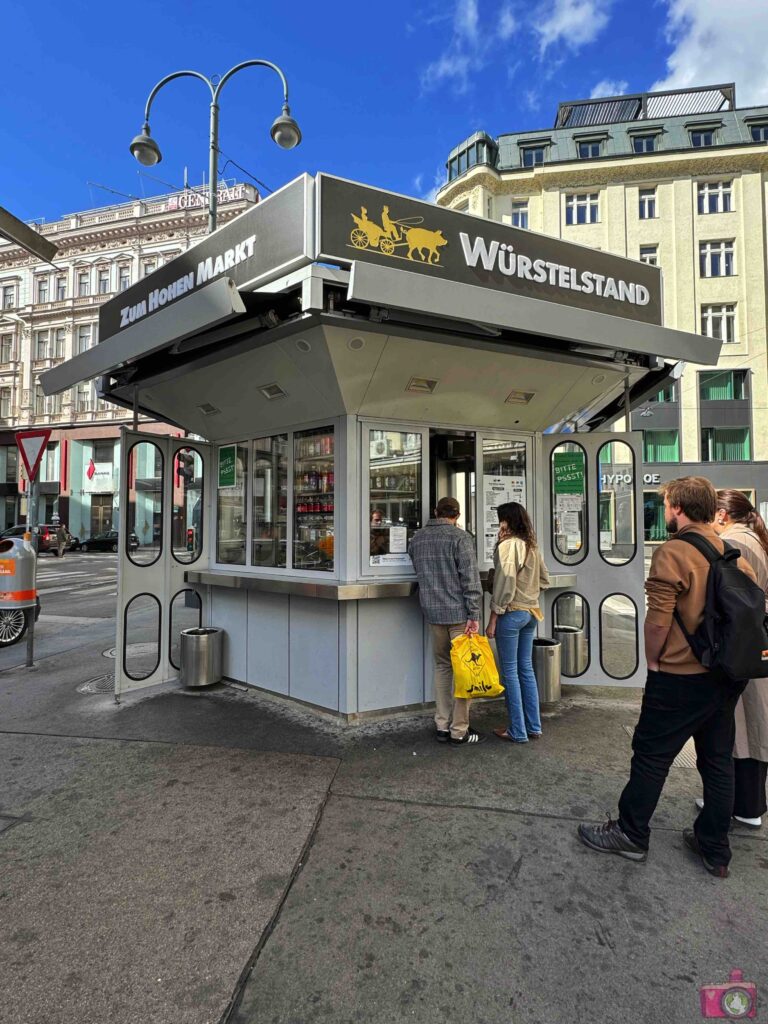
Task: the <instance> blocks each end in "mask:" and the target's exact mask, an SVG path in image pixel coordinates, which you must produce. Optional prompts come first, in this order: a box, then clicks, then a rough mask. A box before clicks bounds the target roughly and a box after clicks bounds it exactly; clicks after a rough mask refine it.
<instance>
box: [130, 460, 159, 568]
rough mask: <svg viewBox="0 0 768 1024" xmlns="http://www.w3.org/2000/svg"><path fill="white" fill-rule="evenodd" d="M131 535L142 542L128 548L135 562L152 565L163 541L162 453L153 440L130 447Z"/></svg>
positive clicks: (135, 563)
mask: <svg viewBox="0 0 768 1024" xmlns="http://www.w3.org/2000/svg"><path fill="white" fill-rule="evenodd" d="M128 473H129V477H128V537H129V538H130V536H131V534H135V535H136V538H137V540H138V542H139V546H138V548H136V550H135V551H131V549H130V547H129V549H128V557H129V558H130V560H131V561H132V562H133V563H134V565H152V563H153V562H156V561H157V559H158V558H159V557H160V552H161V550H162V543H163V454H162V452H161V451H160V449H159V448H158V446H157V445H156V444H153V443H152V442H151V441H140V442H139V443H138V444H135V445H134V446H133V447H132V448H131V452H130V456H129V461H128Z"/></svg>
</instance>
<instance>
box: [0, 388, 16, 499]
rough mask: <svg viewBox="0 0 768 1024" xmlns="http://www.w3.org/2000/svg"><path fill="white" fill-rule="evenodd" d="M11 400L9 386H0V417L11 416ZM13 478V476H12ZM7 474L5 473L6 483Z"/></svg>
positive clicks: (8, 417)
mask: <svg viewBox="0 0 768 1024" xmlns="http://www.w3.org/2000/svg"><path fill="white" fill-rule="evenodd" d="M12 401H13V394H12V391H11V388H0V419H4V420H8V419H10V418H11V403H12ZM14 479H15V477H14ZM7 482H8V480H7V474H6V483H7Z"/></svg>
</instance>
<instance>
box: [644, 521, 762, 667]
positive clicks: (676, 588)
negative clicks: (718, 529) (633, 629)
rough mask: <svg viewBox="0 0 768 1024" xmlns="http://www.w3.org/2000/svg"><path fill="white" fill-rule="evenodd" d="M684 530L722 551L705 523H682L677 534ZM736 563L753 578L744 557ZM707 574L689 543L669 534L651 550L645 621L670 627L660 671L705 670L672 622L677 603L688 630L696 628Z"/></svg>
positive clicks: (701, 558)
mask: <svg viewBox="0 0 768 1024" xmlns="http://www.w3.org/2000/svg"><path fill="white" fill-rule="evenodd" d="M688 532H691V533H699V534H701V536H702V537H705V538H706V539H707V540H708V541H709V542H710V543H711V544H712V545H713V546H714V547H715V548H716V549H717V551H719V552H721V553H722V551H723V542H722V540H721V539H720V538H719V537H718V536H717V534H716V533H715V531H714V529H713V528H712V527H711V526H709V525H708V524H705V523H692V524H691V525H690V526H684V527H683V529H682V530H680V532H679V534H678V536H679V537H682V536H683V535H684V534H686V533H688ZM738 565H739V568H740V569H741V570H742V572H745V573H746V574H747V576H749V578H750V579H752V580H754V579H755V574H754V572H753V570H752V567H751V566H750V565H749V563H748V562H747V561H746V560H745V559H744V558H739V562H738ZM708 575H709V562H708V561H707V560H706V558H705V557H704V555H702V554H700V553H699V552H698V551H697V550H696V548H695V547H693V545H692V544H687V543H686V542H685V541H682V540H677V539H676V538H675V537H673V538H672V539H671V540H668V541H666V543H664V544H662V545H661V547H659V548H656V550H655V551H654V553H653V558H652V559H651V571H650V573H649V574H648V579H647V580H646V581H645V593H646V595H647V598H648V609H647V612H646V621H647V622H651V623H653V624H654V625H655V626H670V627H671V628H670V630H669V635H668V636H667V639H666V642H665V644H664V647H663V648H662V651H661V658H660V659H659V668H660V669H661V671H662V672H671V673H672V674H673V675H678V676H690V675H694V674H695V673H696V672H705V671H706V669H705V668H704V667H703V665H702V664H701V663H700V662H699V661H697V660H696V658H695V657H694V654H693V651H692V650H691V648H690V646H689V644H688V641H687V640H686V639H685V637H684V636H683V634H682V632H681V630H680V627H679V626H678V625H677V623H676V622H675V620H674V612H675V607H677V609H678V611H679V612H680V617H681V618H682V620H683V623H684V625H685V628H686V629H687V630H688V632H689V633H693V632H694V631H695V630H696V628H697V627H698V626H699V624H700V623H701V620H702V618H703V617H704V603H705V600H706V594H707V576H708Z"/></svg>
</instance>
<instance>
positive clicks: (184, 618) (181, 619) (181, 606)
mask: <svg viewBox="0 0 768 1024" xmlns="http://www.w3.org/2000/svg"><path fill="white" fill-rule="evenodd" d="M202 624H203V603H202V601H201V600H200V595H199V594H198V593H197V592H196V591H195V590H180V591H179V592H178V594H177V595H176V596H175V597H174V599H173V601H171V615H170V622H169V637H168V657H169V659H170V662H171V664H172V665H173V667H174V668H175V669H179V668H181V651H180V647H181V640H180V639H179V637H180V634H181V631H182V630H183V629H197V628H198V627H200V626H202Z"/></svg>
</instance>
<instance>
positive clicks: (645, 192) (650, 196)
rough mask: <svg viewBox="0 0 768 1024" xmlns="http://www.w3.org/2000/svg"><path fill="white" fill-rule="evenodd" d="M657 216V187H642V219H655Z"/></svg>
mask: <svg viewBox="0 0 768 1024" xmlns="http://www.w3.org/2000/svg"><path fill="white" fill-rule="evenodd" d="M655 217H656V189H655V188H641V189H640V220H653V219H654V218H655Z"/></svg>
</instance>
